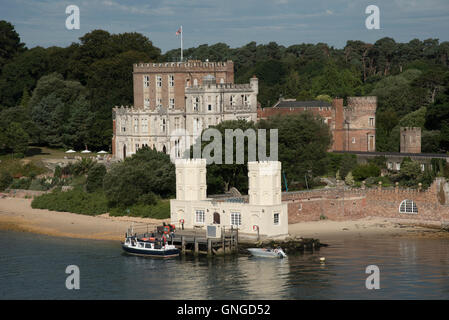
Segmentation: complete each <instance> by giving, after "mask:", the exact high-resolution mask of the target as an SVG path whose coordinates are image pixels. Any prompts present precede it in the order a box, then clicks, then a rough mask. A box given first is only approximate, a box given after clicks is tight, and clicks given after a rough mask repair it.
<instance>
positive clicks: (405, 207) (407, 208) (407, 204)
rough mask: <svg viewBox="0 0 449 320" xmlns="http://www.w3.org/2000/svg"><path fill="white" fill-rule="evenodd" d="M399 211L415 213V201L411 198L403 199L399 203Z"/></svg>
mask: <svg viewBox="0 0 449 320" xmlns="http://www.w3.org/2000/svg"><path fill="white" fill-rule="evenodd" d="M399 212H400V213H412V214H417V213H418V207H417V206H416V203H415V202H413V201H412V200H407V199H406V200H404V201H402V202H401V205H400V206H399Z"/></svg>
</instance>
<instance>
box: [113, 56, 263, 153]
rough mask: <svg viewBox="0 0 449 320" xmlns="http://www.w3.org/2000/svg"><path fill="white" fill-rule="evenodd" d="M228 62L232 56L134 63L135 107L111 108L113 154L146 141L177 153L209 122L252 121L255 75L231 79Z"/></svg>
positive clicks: (127, 150) (230, 68) (138, 146)
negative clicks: (237, 81)
mask: <svg viewBox="0 0 449 320" xmlns="http://www.w3.org/2000/svg"><path fill="white" fill-rule="evenodd" d="M233 66H234V64H233V62H232V61H227V62H200V61H187V62H176V63H175V62H171V63H146V64H135V65H134V72H133V87H134V106H131V107H128V106H125V107H124V106H121V107H115V108H114V109H113V138H112V153H113V155H114V157H115V158H116V159H123V158H125V157H128V156H131V155H132V154H134V153H135V152H136V151H137V150H138V149H139V148H141V147H143V146H149V147H151V148H155V149H156V150H158V151H162V152H165V153H169V154H171V155H172V157H174V158H179V157H182V156H183V153H184V150H186V149H188V148H190V146H191V145H192V144H193V143H194V142H195V140H196V138H197V137H198V136H199V135H200V134H201V132H202V130H203V129H205V128H207V127H209V126H211V125H217V124H219V123H220V122H222V121H225V120H239V119H242V120H247V121H257V94H258V79H257V78H256V77H253V78H251V79H250V82H249V83H247V84H234V67H233Z"/></svg>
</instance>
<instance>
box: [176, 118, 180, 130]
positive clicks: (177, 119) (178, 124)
mask: <svg viewBox="0 0 449 320" xmlns="http://www.w3.org/2000/svg"><path fill="white" fill-rule="evenodd" d="M180 128H181V126H180V122H179V117H175V129H180Z"/></svg>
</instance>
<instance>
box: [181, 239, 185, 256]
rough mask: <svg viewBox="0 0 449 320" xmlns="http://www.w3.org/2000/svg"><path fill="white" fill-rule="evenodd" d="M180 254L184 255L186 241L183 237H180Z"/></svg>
mask: <svg viewBox="0 0 449 320" xmlns="http://www.w3.org/2000/svg"><path fill="white" fill-rule="evenodd" d="M181 252H182V254H185V253H186V239H185V237H184V236H181Z"/></svg>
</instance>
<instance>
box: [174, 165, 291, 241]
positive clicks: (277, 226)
mask: <svg viewBox="0 0 449 320" xmlns="http://www.w3.org/2000/svg"><path fill="white" fill-rule="evenodd" d="M175 164H176V199H173V200H171V201H170V217H171V223H172V224H175V225H176V226H177V227H181V225H182V223H183V224H184V228H187V229H193V228H201V229H205V228H206V226H208V225H216V226H218V227H225V228H226V229H229V228H231V226H232V227H233V228H238V229H239V232H241V233H243V234H247V235H253V236H256V235H257V234H258V232H257V228H258V230H259V235H260V236H262V237H270V238H285V237H286V236H288V210H287V203H282V201H281V163H280V162H279V161H261V162H248V177H249V190H248V194H249V202H248V203H244V202H226V201H217V200H213V199H209V198H207V196H206V193H207V192H206V191H207V186H206V160H205V159H177V160H176V161H175Z"/></svg>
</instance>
